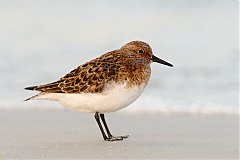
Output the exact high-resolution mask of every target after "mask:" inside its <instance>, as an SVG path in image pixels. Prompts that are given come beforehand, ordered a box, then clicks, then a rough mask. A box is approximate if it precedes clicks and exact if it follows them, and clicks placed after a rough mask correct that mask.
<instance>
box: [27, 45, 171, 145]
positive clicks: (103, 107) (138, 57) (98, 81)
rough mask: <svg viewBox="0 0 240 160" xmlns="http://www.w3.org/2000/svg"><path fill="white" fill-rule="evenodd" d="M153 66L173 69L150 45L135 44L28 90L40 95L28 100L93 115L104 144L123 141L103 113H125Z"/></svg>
mask: <svg viewBox="0 0 240 160" xmlns="http://www.w3.org/2000/svg"><path fill="white" fill-rule="evenodd" d="M151 62H158V63H162V64H165V65H168V66H172V64H170V63H168V62H166V61H164V60H162V59H159V58H157V57H156V56H154V55H153V54H152V49H151V47H150V46H149V45H148V44H147V43H145V42H141V41H132V42H129V43H127V44H126V45H124V46H123V47H121V48H120V49H118V50H114V51H111V52H108V53H106V54H103V55H102V56H100V57H98V58H96V59H93V60H91V61H89V62H87V63H85V64H83V65H81V66H79V67H77V68H76V69H74V70H73V71H71V72H70V73H68V74H66V75H65V76H64V77H62V78H60V79H59V80H58V81H56V82H53V83H49V84H46V85H40V86H33V87H27V88H26V89H28V90H36V91H41V93H39V94H38V95H36V96H33V97H31V98H28V99H26V100H30V99H33V100H34V99H36V100H37V99H48V100H54V101H58V102H59V103H61V104H63V105H64V106H67V107H70V108H72V109H74V110H76V111H80V112H94V113H95V115H94V117H95V119H96V121H97V123H98V126H99V128H100V131H101V133H102V136H103V139H104V140H105V141H119V140H123V139H125V138H127V137H128V136H113V135H112V134H111V132H110V131H109V129H108V126H107V123H106V121H105V118H104V113H107V112H113V111H117V110H120V109H123V108H125V107H127V106H128V105H130V104H131V103H132V102H134V101H135V100H136V99H137V98H138V97H139V96H140V95H141V94H142V92H143V91H144V88H145V87H146V85H147V82H148V80H149V78H150V74H151V68H150V64H151ZM101 121H102V122H101ZM102 124H103V125H104V128H105V131H106V133H107V134H106V133H105V131H104V129H103V126H102Z"/></svg>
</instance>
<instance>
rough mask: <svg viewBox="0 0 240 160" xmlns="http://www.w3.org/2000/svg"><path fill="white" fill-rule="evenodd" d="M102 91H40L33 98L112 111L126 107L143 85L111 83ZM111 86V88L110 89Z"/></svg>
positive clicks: (139, 92) (68, 105) (138, 94)
mask: <svg viewBox="0 0 240 160" xmlns="http://www.w3.org/2000/svg"><path fill="white" fill-rule="evenodd" d="M108 88H109V89H106V91H104V92H103V93H96V94H93V93H82V94H66V93H40V94H39V95H38V96H36V97H34V98H33V99H49V100H55V101H58V102H60V103H61V104H63V105H64V106H66V107H69V108H72V109H74V110H76V111H80V112H100V113H105V112H112V111H117V110H120V109H122V108H125V107H127V106H128V105H130V104H131V103H132V102H134V101H135V100H136V99H137V98H138V97H139V96H140V95H141V93H142V92H143V90H144V88H145V85H142V86H135V87H132V88H127V86H126V84H122V85H113V84H112V85H111V87H108ZM110 88H111V89H110Z"/></svg>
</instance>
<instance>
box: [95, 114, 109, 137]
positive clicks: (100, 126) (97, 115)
mask: <svg viewBox="0 0 240 160" xmlns="http://www.w3.org/2000/svg"><path fill="white" fill-rule="evenodd" d="M94 117H95V119H96V121H97V124H98V126H99V128H100V130H101V133H102V136H103V139H104V140H105V141H106V140H107V139H109V138H108V137H107V136H106V134H105V132H104V130H103V127H102V124H101V122H100V118H99V113H98V112H96V113H95V115H94Z"/></svg>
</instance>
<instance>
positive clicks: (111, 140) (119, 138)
mask: <svg viewBox="0 0 240 160" xmlns="http://www.w3.org/2000/svg"><path fill="white" fill-rule="evenodd" d="M128 137H129V135H126V136H110V137H109V138H106V139H105V141H110V142H113V141H122V140H123V139H126V138H128Z"/></svg>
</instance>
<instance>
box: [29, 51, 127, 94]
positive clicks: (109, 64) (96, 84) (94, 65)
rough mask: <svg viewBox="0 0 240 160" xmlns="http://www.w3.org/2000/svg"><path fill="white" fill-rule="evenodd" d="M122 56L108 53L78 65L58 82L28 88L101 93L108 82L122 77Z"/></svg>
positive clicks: (47, 90) (60, 91) (56, 91)
mask: <svg viewBox="0 0 240 160" xmlns="http://www.w3.org/2000/svg"><path fill="white" fill-rule="evenodd" d="M113 52H116V51H113ZM120 57H121V55H120V54H112V52H109V53H106V54H104V55H102V56H100V57H99V58H96V59H94V60H92V61H90V62H87V63H85V64H83V65H81V66H79V67H77V68H76V69H74V70H73V71H71V72H70V73H68V74H66V75H65V76H64V77H62V78H61V79H60V80H58V81H56V82H53V83H49V84H46V85H40V86H33V87H28V88H26V89H29V90H36V91H42V92H50V93H101V92H102V91H103V88H104V85H105V84H106V83H107V82H109V81H111V80H116V79H117V78H120V77H119V76H118V71H119V70H122V69H123V68H122V65H121V64H120V63H118V62H119V59H120ZM123 75H124V74H123Z"/></svg>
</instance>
